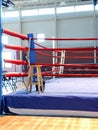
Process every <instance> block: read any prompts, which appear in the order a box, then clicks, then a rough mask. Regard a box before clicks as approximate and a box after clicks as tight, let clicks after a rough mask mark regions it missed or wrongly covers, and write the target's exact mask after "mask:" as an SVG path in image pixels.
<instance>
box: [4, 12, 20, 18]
mask: <svg viewBox="0 0 98 130" xmlns="http://www.w3.org/2000/svg"><path fill="white" fill-rule="evenodd" d="M4 16H5V17H19V12H18V11H8V12H5V13H4Z"/></svg>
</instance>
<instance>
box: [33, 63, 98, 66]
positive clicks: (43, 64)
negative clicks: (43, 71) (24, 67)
mask: <svg viewBox="0 0 98 130" xmlns="http://www.w3.org/2000/svg"><path fill="white" fill-rule="evenodd" d="M31 65H33V64H32V63H31ZM34 65H42V66H65V67H98V64H45V63H36V64H34Z"/></svg>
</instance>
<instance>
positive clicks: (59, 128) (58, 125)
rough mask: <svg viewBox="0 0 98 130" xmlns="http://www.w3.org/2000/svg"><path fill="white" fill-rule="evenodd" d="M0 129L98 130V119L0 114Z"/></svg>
mask: <svg viewBox="0 0 98 130" xmlns="http://www.w3.org/2000/svg"><path fill="white" fill-rule="evenodd" d="M0 130H98V119H97V118H69V117H46V116H0Z"/></svg>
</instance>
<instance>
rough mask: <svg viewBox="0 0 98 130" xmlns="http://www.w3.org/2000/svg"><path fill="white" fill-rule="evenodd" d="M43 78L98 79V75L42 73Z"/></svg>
mask: <svg viewBox="0 0 98 130" xmlns="http://www.w3.org/2000/svg"><path fill="white" fill-rule="evenodd" d="M42 76H57V77H98V74H47V73H42Z"/></svg>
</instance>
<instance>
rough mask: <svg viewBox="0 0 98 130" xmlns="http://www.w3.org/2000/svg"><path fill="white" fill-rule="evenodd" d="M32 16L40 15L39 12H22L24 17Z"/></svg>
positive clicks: (35, 10)
mask: <svg viewBox="0 0 98 130" xmlns="http://www.w3.org/2000/svg"><path fill="white" fill-rule="evenodd" d="M32 15H38V10H37V9H34V10H23V11H22V16H32Z"/></svg>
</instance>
